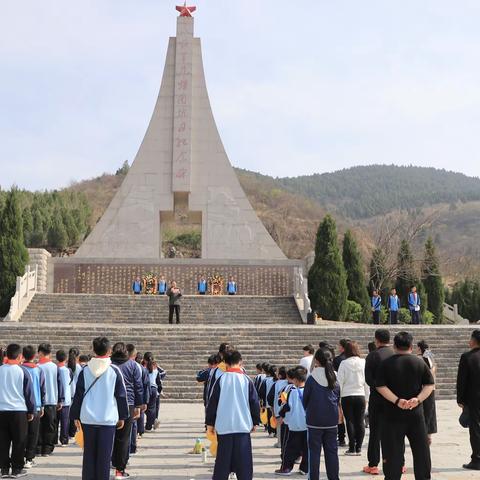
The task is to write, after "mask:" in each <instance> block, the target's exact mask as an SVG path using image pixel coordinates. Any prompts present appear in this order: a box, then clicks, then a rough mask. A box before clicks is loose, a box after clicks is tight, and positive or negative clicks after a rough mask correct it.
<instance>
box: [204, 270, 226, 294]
mask: <svg viewBox="0 0 480 480" xmlns="http://www.w3.org/2000/svg"><path fill="white" fill-rule="evenodd" d="M208 283H209V285H210V293H211V294H212V295H223V293H224V291H225V279H224V278H223V277H222V276H221V275H219V274H218V273H216V274H215V275H213V276H211V277H210V278H209V279H208Z"/></svg>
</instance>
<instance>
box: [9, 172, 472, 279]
mask: <svg viewBox="0 0 480 480" xmlns="http://www.w3.org/2000/svg"><path fill="white" fill-rule="evenodd" d="M127 171H128V166H125V165H124V166H123V167H122V168H120V169H119V170H118V171H117V172H116V174H114V175H113V174H112V175H111V174H104V175H102V176H100V177H97V178H93V179H90V180H84V181H79V182H75V183H73V184H71V185H70V186H69V187H67V188H65V189H63V190H61V191H58V192H35V193H32V192H21V206H22V209H23V210H24V215H25V216H26V218H27V222H26V228H25V238H26V240H27V244H28V245H29V246H45V247H47V248H49V249H50V250H53V251H54V253H58V251H66V252H68V253H71V252H73V251H74V250H75V248H76V247H78V245H79V244H80V243H81V241H82V240H83V238H84V237H85V235H87V234H88V232H89V231H90V230H91V228H93V227H94V225H95V223H96V222H97V221H98V220H99V219H100V217H101V216H102V214H103V212H104V211H105V209H106V208H107V206H108V204H109V203H110V201H111V199H112V198H113V196H114V194H115V192H116V191H117V190H118V188H119V187H120V185H121V183H122V181H123V179H124V177H125V174H126V173H127ZM236 172H237V175H238V178H239V180H240V183H241V185H242V187H243V189H244V190H245V192H246V194H247V196H248V198H249V200H250V203H251V204H252V206H253V208H254V209H255V211H256V212H257V214H258V216H259V218H260V219H261V220H262V222H263V223H264V225H265V227H266V228H267V230H268V231H269V232H270V234H271V235H272V237H273V238H274V239H275V241H276V242H277V243H278V244H279V246H280V247H281V248H282V250H283V251H284V252H285V254H286V255H287V256H288V257H289V258H303V257H305V256H306V255H308V254H309V253H310V252H312V250H313V248H314V243H315V235H316V231H317V228H318V225H319V222H320V221H321V219H322V218H323V217H324V216H325V214H326V213H331V214H332V215H333V217H334V218H335V219H336V222H337V226H338V233H339V235H343V233H345V231H346V230H347V229H351V230H352V231H353V234H354V235H355V237H356V239H357V241H358V244H359V249H360V251H361V253H362V255H363V258H364V261H365V269H366V271H367V265H368V262H369V258H370V257H371V253H372V251H373V249H374V248H375V246H376V245H377V244H378V242H379V241H380V238H381V236H382V235H383V234H384V230H385V229H386V228H387V227H388V228H392V227H391V225H392V222H397V227H396V228H397V230H398V229H399V230H400V231H399V232H397V235H398V236H400V237H401V236H402V234H403V231H402V229H404V230H405V236H407V234H408V232H407V230H408V229H411V228H412V226H415V225H421V228H419V229H418V230H419V231H418V233H417V234H416V236H415V238H414V239H413V240H412V246H413V248H414V249H415V248H418V249H419V250H420V249H421V248H423V243H424V242H425V240H426V238H427V237H429V236H431V237H432V238H433V239H434V241H435V244H436V245H437V247H438V253H439V256H440V259H441V266H442V271H443V273H444V275H445V277H446V279H447V281H449V282H453V281H455V280H458V279H460V278H464V277H466V276H473V275H476V274H478V273H479V272H480V246H479V245H480V180H479V179H477V178H471V177H467V176H465V175H462V174H457V173H452V172H446V171H443V170H435V169H432V168H419V167H395V166H382V165H373V166H367V167H354V168H350V169H347V170H341V171H338V172H334V173H328V174H322V175H310V176H303V177H297V178H273V177H269V176H266V175H261V174H258V173H254V172H250V171H247V170H241V169H236ZM4 197H5V192H1V191H0V206H1V203H2V200H3V199H4ZM72 218H73V219H74V223H76V228H74V229H73V231H72V228H71V223H72ZM40 219H41V221H40ZM389 222H390V223H389ZM62 224H63V226H64V228H65V230H66V233H67V235H66V239H65V235H64V234H63V233H62V230H63V229H62ZM36 225H41V230H39V228H38V227H36ZM415 228H416V227H415ZM59 229H60V240H61V241H60V244H61V245H60V246H58V245H56V246H55V245H53V243H57V244H58V243H59V242H58V241H59V236H58V230H59ZM49 232H50V235H49ZM412 238H413V237H412ZM65 243H66V247H65Z"/></svg>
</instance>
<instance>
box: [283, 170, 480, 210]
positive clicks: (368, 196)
mask: <svg viewBox="0 0 480 480" xmlns="http://www.w3.org/2000/svg"><path fill="white" fill-rule="evenodd" d="M277 181H278V183H279V184H280V185H282V186H283V187H285V188H286V189H287V190H289V191H291V192H293V193H296V194H300V195H304V196H306V197H308V198H311V199H313V200H316V201H317V202H318V203H319V204H321V205H323V206H324V207H327V208H332V207H334V209H335V210H337V211H339V212H341V213H343V215H345V216H346V217H349V218H353V219H357V218H368V217H373V216H375V215H381V214H385V213H388V212H390V211H392V210H397V209H401V210H412V209H416V208H422V207H427V206H431V205H435V204H439V203H450V204H455V203H457V202H462V203H465V202H470V201H478V200H480V179H479V178H473V177H467V176H466V175H463V174H461V173H454V172H447V171H446V170H437V169H435V168H425V167H413V166H407V167H397V166H395V165H369V166H359V167H353V168H348V169H344V170H339V171H337V172H333V173H323V174H314V175H308V176H301V177H293V178H279V179H277Z"/></svg>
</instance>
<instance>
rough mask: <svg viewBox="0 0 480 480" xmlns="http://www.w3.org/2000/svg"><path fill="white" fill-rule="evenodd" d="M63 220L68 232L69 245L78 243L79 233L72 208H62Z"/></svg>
mask: <svg viewBox="0 0 480 480" xmlns="http://www.w3.org/2000/svg"><path fill="white" fill-rule="evenodd" d="M62 221H63V226H64V227H65V231H66V232H67V239H68V246H73V245H76V243H77V240H78V235H79V233H78V228H77V225H76V224H75V220H74V219H73V216H72V213H71V212H70V210H67V209H66V208H64V209H63V210H62Z"/></svg>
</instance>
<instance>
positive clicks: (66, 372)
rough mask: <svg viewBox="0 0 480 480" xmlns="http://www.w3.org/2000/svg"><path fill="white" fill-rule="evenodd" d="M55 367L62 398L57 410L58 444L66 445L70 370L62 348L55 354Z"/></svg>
mask: <svg viewBox="0 0 480 480" xmlns="http://www.w3.org/2000/svg"><path fill="white" fill-rule="evenodd" d="M56 357H57V368H58V371H59V374H60V381H61V382H62V388H63V394H64V400H63V402H62V408H61V409H60V410H58V411H57V420H58V424H59V425H60V445H61V446H65V445H68V439H69V435H68V431H69V427H70V406H71V405H72V390H71V375H72V374H71V371H70V369H69V368H68V367H67V365H66V363H65V362H66V360H67V354H66V352H65V351H64V350H58V351H57V354H56Z"/></svg>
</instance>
